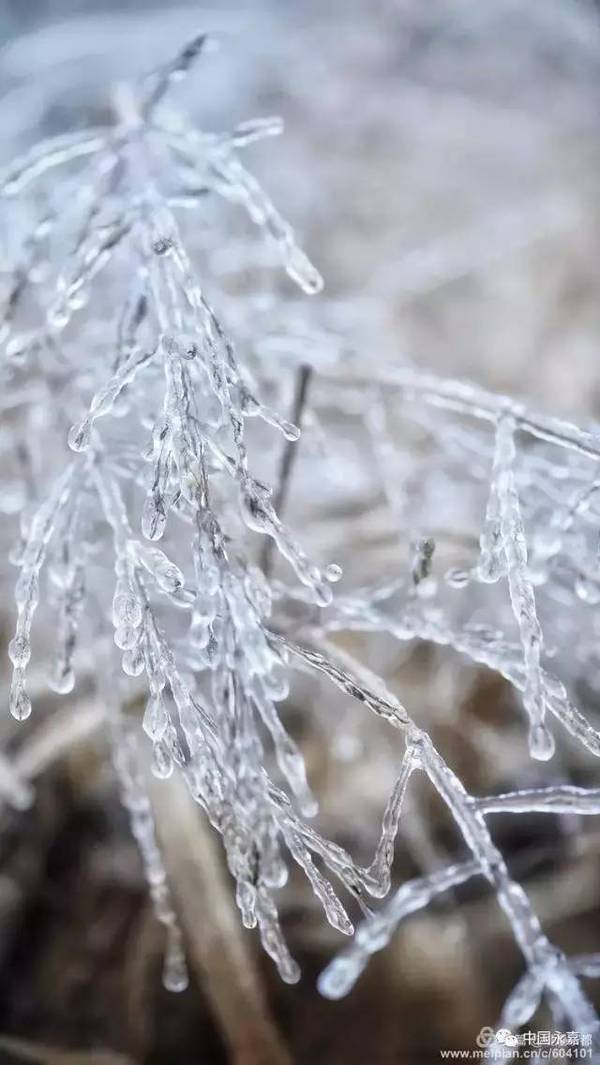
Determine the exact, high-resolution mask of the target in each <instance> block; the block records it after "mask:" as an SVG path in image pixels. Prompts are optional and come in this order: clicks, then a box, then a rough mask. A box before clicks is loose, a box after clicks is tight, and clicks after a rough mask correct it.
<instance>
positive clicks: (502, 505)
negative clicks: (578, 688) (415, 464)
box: [494, 415, 554, 761]
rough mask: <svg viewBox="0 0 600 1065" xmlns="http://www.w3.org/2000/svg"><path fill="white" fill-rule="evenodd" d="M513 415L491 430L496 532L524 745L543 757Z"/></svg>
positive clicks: (534, 621)
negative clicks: (519, 661) (519, 670)
mask: <svg viewBox="0 0 600 1065" xmlns="http://www.w3.org/2000/svg"><path fill="white" fill-rule="evenodd" d="M514 433H515V421H514V418H512V417H511V416H510V415H505V416H502V417H501V418H500V419H499V421H498V427H497V431H496V458H495V460H494V466H495V469H496V473H497V478H498V480H497V492H498V510H499V516H500V534H501V538H502V547H503V550H504V556H505V558H506V571H507V576H508V587H509V591H510V600H511V604H512V608H513V613H514V615H515V618H516V621H517V624H518V626H519V634H520V637H521V643H522V646H523V657H524V662H525V689H524V692H523V703H524V706H525V709H526V711H527V713H528V714H529V719H530V723H531V725H530V734H529V746H530V751H531V754H532V756H533V757H534V758H538V759H540V760H542V761H546V760H547V759H548V758H551V757H552V755H553V753H554V739H553V737H552V734H551V733H550V732H549V731H548V727H547V726H546V724H545V720H544V719H545V714H546V705H545V698H544V683H543V679H542V669H541V664H540V657H541V649H542V630H541V627H540V623H539V621H538V616H537V611H536V605H535V596H534V593H533V588H532V586H531V581H530V580H529V576H528V572H527V541H526V538H525V529H524V527H523V520H522V517H521V508H520V505H519V497H518V494H517V490H516V487H515V477H514V462H515V457H516V450H515V442H514Z"/></svg>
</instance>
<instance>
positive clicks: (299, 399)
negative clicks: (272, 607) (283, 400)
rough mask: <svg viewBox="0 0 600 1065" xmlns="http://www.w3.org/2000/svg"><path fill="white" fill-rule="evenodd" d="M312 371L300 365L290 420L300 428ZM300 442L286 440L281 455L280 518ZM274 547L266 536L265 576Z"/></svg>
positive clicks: (276, 503) (277, 498) (276, 504)
mask: <svg viewBox="0 0 600 1065" xmlns="http://www.w3.org/2000/svg"><path fill="white" fill-rule="evenodd" d="M312 372H313V371H312V367H311V366H308V365H306V364H304V365H302V366H300V367H299V369H298V372H297V375H296V384H295V389H294V399H293V403H292V410H291V414H290V421H291V423H292V425H295V426H297V428H298V429H301V428H302V418H303V415H304V408H305V407H306V403H307V401H308V392H309V387H310V379H311V376H312ZM298 443H299V442H298V441H295V440H286V442H285V444H284V447H283V452H282V455H281V461H280V463H279V471H278V473H277V485H276V491H275V500H274V504H273V505H274V508H275V512H276V513H277V514H279V517H280V518H281V517H282V516H283V514H284V511H285V505H286V502H287V497H288V493H289V488H290V481H291V478H292V472H293V468H294V464H295V462H296V459H297V457H298ZM274 549H275V542H274V541H273V540H272V539H271V538H270V537H268V538H266V539H265V541H264V543H263V548H262V553H261V560H260V563H261V569H262V571H263V573H264V575H265V577H270V576H271V570H272V568H273V551H274Z"/></svg>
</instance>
